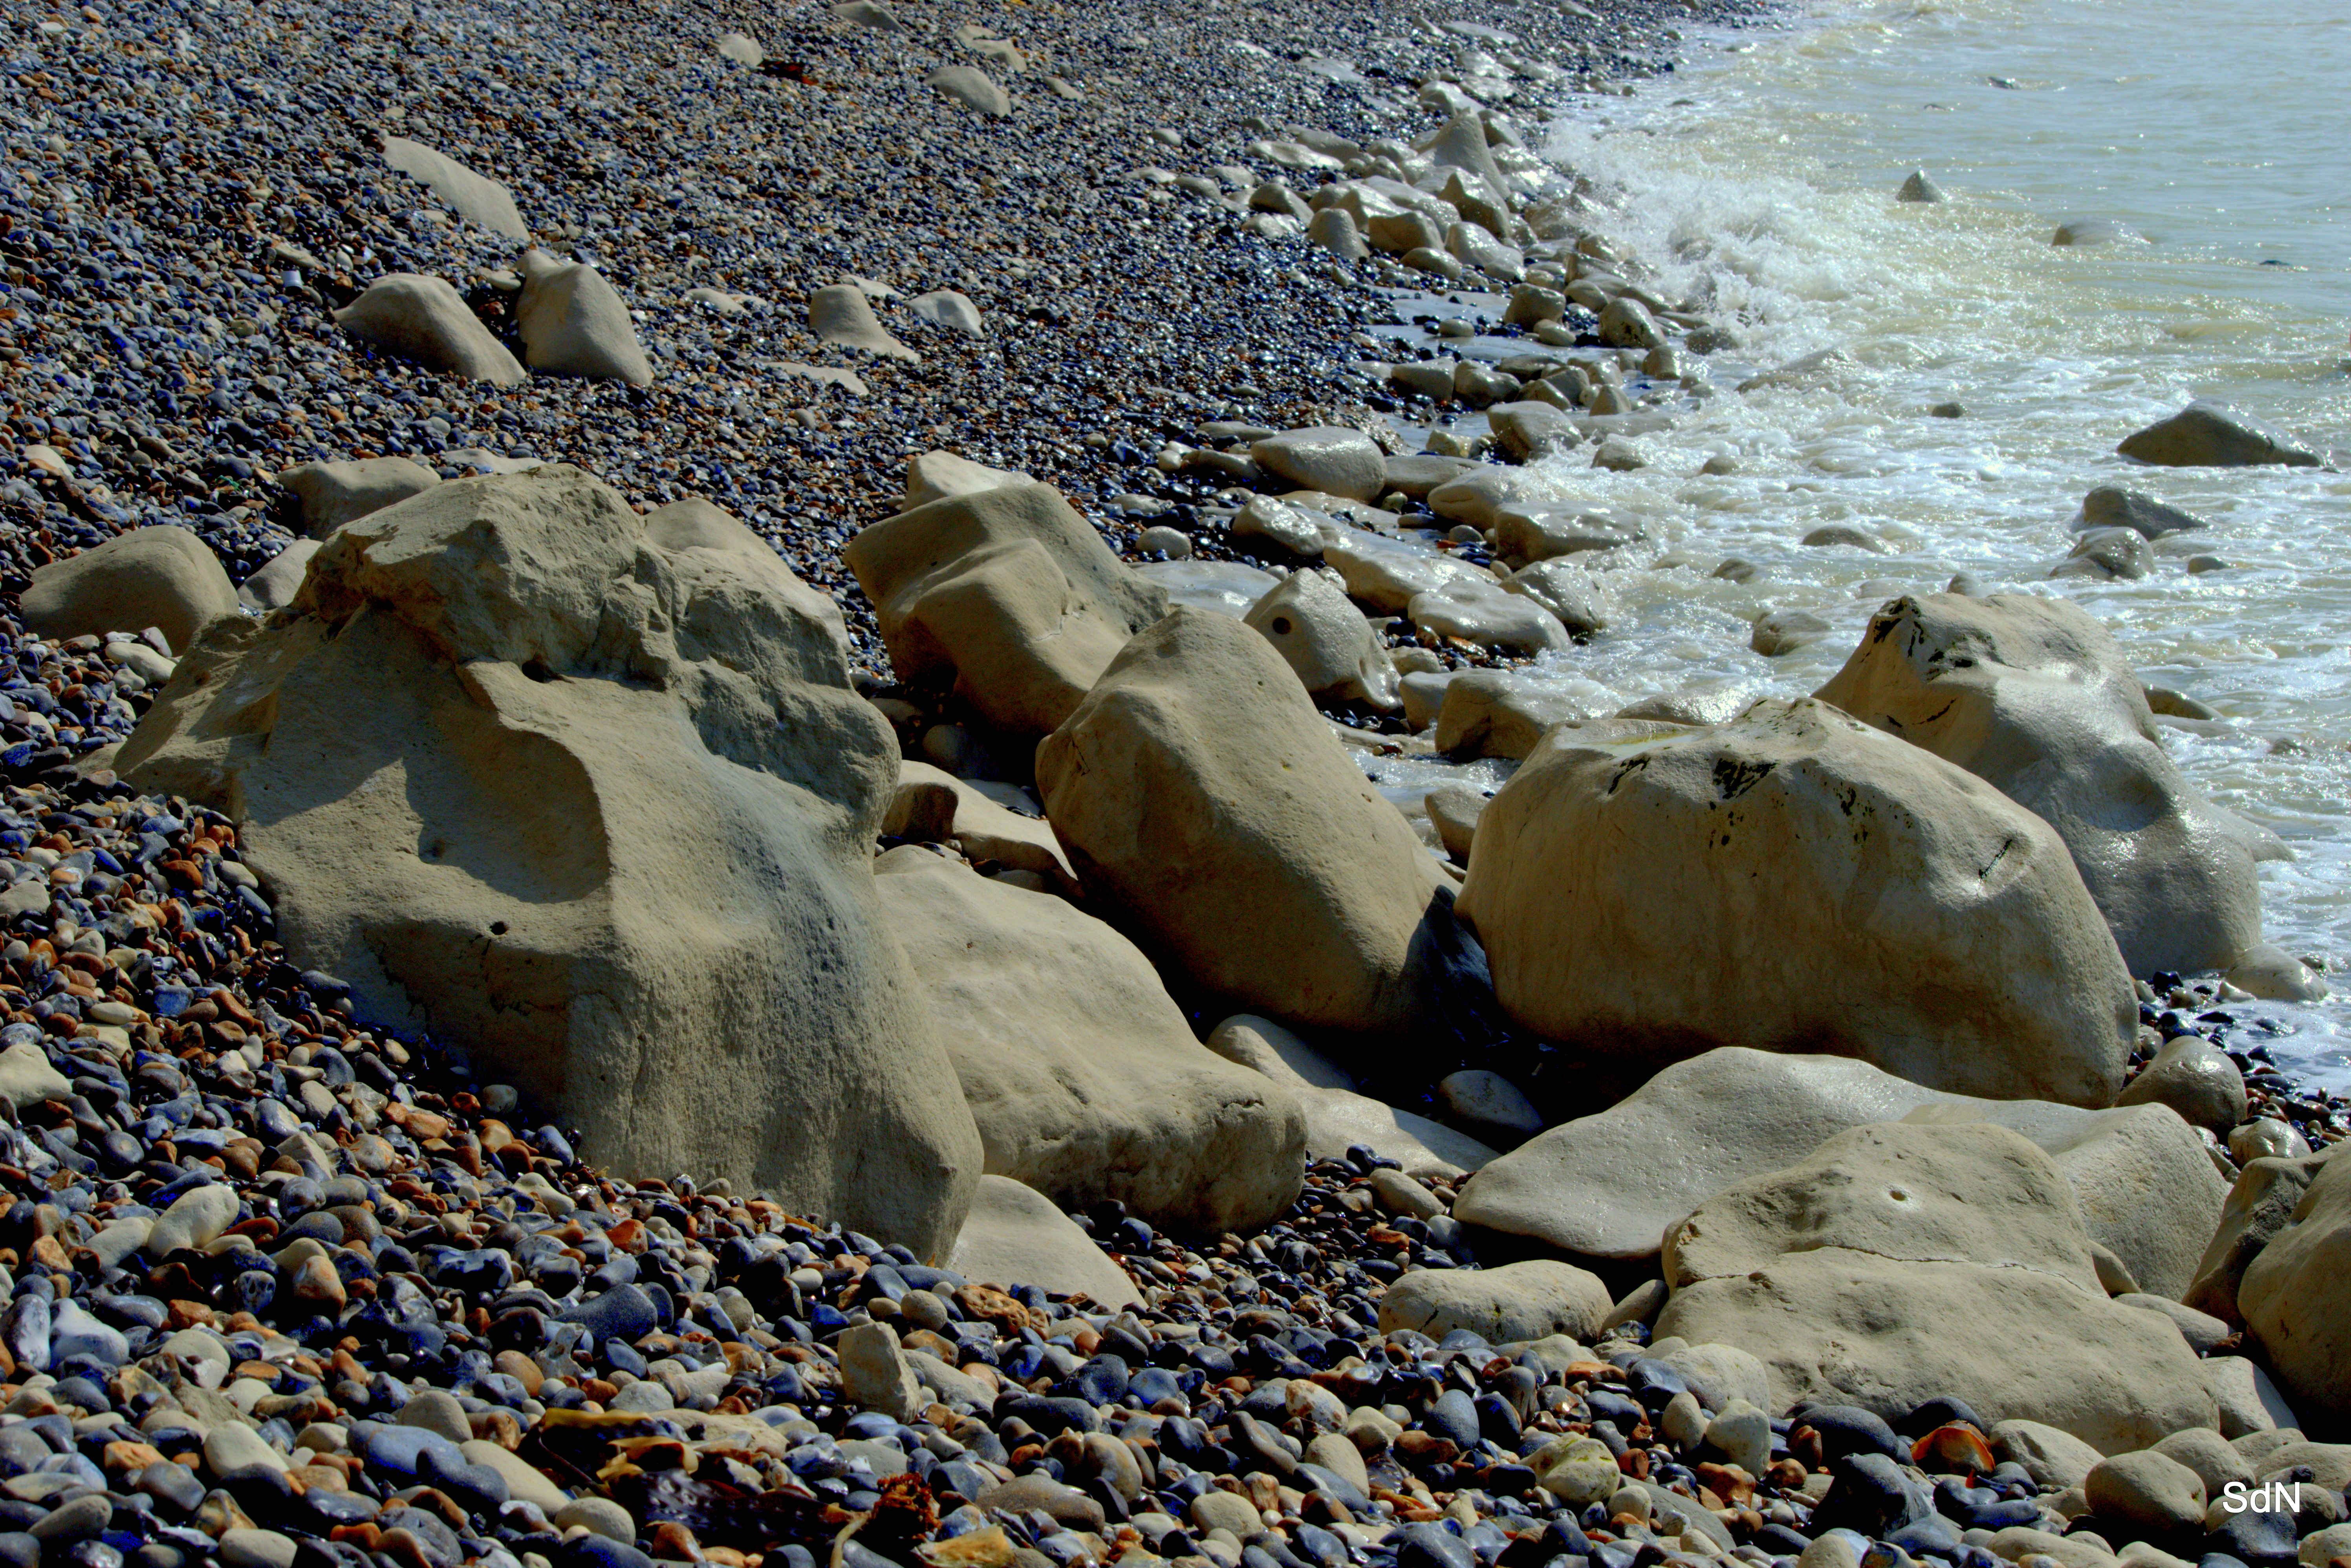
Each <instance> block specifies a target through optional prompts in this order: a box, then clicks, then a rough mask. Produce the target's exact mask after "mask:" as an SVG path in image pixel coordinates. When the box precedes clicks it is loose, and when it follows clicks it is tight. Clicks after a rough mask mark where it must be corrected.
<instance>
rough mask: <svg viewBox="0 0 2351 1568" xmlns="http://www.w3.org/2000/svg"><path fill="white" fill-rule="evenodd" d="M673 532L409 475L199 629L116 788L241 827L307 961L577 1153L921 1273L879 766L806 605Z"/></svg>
mask: <svg viewBox="0 0 2351 1568" xmlns="http://www.w3.org/2000/svg"><path fill="white" fill-rule="evenodd" d="M688 531H690V532H694V533H695V537H694V538H678V537H676V536H675V535H674V534H673V533H672V532H671V527H670V525H668V524H664V525H662V526H661V527H660V528H656V527H655V525H654V524H653V519H649V518H642V517H638V516H637V515H636V514H635V513H634V512H632V511H631V510H630V508H629V507H628V506H627V505H626V504H625V503H624V502H623V501H622V499H621V498H620V497H619V496H617V495H616V494H614V493H613V492H612V491H611V490H609V489H607V488H606V487H605V486H602V485H600V484H598V483H597V482H596V481H594V480H593V479H591V478H590V477H589V476H586V475H584V474H581V473H580V472H579V471H578V470H576V469H572V468H568V467H545V468H538V469H535V470H533V471H531V472H529V473H527V474H518V475H513V476H494V477H485V478H477V479H463V480H456V481H453V482H451V483H448V484H444V485H441V486H435V487H434V489H432V490H429V491H426V492H425V493H424V494H423V495H421V496H418V497H414V498H413V499H412V500H409V501H406V502H403V503H402V504H401V505H399V506H397V507H388V508H386V509H384V510H382V511H380V512H376V513H372V514H371V515H370V516H367V517H360V518H359V519H357V520H356V521H353V522H351V523H349V524H346V525H345V526H344V527H343V528H342V529H341V530H340V532H338V533H336V534H335V535H334V536H333V537H332V538H329V540H327V541H326V542H325V543H324V544H323V545H322V546H321V548H320V549H319V554H318V555H317V556H316V557H314V558H313V559H312V562H311V567H310V571H309V575H308V579H307V580H306V581H305V583H304V585H303V588H302V591H301V592H300V594H299V595H298V598H297V599H296V601H295V602H294V604H293V606H292V607H290V608H289V609H288V610H287V611H285V612H280V613H279V614H278V615H277V617H276V618H274V619H273V620H272V621H271V622H269V623H268V624H266V626H265V625H262V624H258V623H256V622H249V621H232V620H226V619H224V620H221V621H218V622H214V623H213V626H212V628H211V629H210V630H209V631H208V632H207V633H206V634H204V636H202V637H200V638H199V639H198V640H197V643H196V644H195V646H194V647H193V648H192V649H191V650H189V652H188V653H187V655H186V656H185V657H184V658H183V660H182V661H181V664H180V673H179V674H178V676H177V677H175V679H174V680H173V682H172V685H170V686H169V687H168V688H166V690H165V691H164V693H163V695H162V696H161V697H160V698H159V699H158V701H157V703H156V705H155V706H154V708H153V709H152V711H151V712H150V713H149V715H148V716H147V717H146V719H145V720H144V721H143V722H142V723H141V726H140V727H139V728H138V729H137V730H136V731H135V732H133V734H132V735H131V737H130V739H129V740H127V741H126V742H125V743H124V745H123V747H122V751H121V754H120V759H119V761H118V763H117V766H118V768H120V769H121V771H122V772H123V774H124V776H125V777H126V778H133V779H137V780H139V781H140V787H141V788H142V789H159V790H169V791H172V792H174V793H178V794H182V795H185V796H188V797H190V798H191V799H194V800H203V801H205V802H208V803H210V804H212V805H214V807H216V808H218V809H221V810H225V811H227V812H229V813H230V814H231V815H233V816H234V817H235V818H236V819H237V820H238V821H239V824H240V832H241V839H240V844H239V847H240V849H241V850H242V851H243V852H244V853H245V855H246V860H247V862H249V863H250V864H251V865H252V866H253V867H254V869H255V870H256V872H258V873H260V875H261V877H262V880H263V883H264V884H265V886H266V890H267V894H268V897H269V899H270V901H271V903H272V904H273V905H274V907H275V908H276V910H277V920H278V927H279V930H280V932H281V934H282V936H283V939H284V941H285V943H286V946H287V950H288V952H289V953H290V954H291V955H293V956H294V957H295V958H296V959H297V960H298V962H299V963H301V964H302V965H304V966H305V967H316V968H319V969H323V970H326V971H329V972H330V973H333V974H336V975H339V976H340V977H343V978H344V979H345V980H347V981H348V982H350V985H351V988H352V990H353V994H354V995H355V997H356V998H358V1000H359V1002H360V1010H361V1013H362V1015H363V1016H365V1017H367V1018H370V1019H375V1020H378V1021H380V1022H381V1023H384V1024H387V1025H391V1026H395V1027H400V1028H408V1029H416V1030H431V1031H432V1032H433V1033H434V1034H435V1035H438V1036H440V1037H442V1038H444V1039H447V1040H452V1041H455V1042H456V1043H458V1044H461V1045H463V1046H464V1047H465V1049H466V1050H468V1051H471V1052H473V1053H474V1054H475V1057H476V1059H477V1060H479V1061H482V1062H484V1063H485V1064H486V1066H487V1067H489V1068H490V1069H492V1070H493V1071H495V1073H496V1076H498V1077H500V1078H503V1079H504V1080H506V1081H507V1082H511V1083H514V1084H516V1085H517V1087H519V1088H521V1089H522V1090H523V1091H524V1092H526V1093H527V1094H528V1095H529V1096H531V1097H532V1098H533V1099H534V1100H535V1101H537V1102H538V1103H541V1104H543V1105H545V1106H547V1107H548V1109H549V1113H551V1114H554V1115H559V1116H560V1117H561V1118H562V1119H563V1120H564V1121H565V1122H566V1123H568V1124H573V1125H577V1126H578V1127H580V1129H581V1131H582V1134H584V1144H583V1149H582V1152H583V1153H584V1154H585V1155H587V1156H588V1157H589V1158H590V1159H593V1160H595V1161H597V1162H598V1163H599V1164H600V1165H601V1166H605V1167H607V1168H609V1169H611V1170H612V1171H614V1172H615V1174H617V1175H621V1176H632V1175H650V1174H661V1173H671V1172H675V1171H680V1170H691V1171H696V1172H706V1173H708V1174H710V1175H712V1176H727V1177H728V1178H730V1179H732V1180H734V1181H736V1182H737V1183H738V1184H740V1185H743V1186H751V1187H758V1188H765V1189H768V1190H769V1191H772V1192H773V1193H775V1194H776V1195H777V1197H778V1198H779V1199H780V1200H781V1201H783V1202H784V1203H786V1204H787V1205H789V1206H790V1207H795V1208H798V1209H800V1210H803V1211H806V1212H811V1213H822V1214H827V1215H832V1216H837V1217H839V1218H841V1219H843V1220H846V1221H848V1222H850V1223H852V1224H855V1225H857V1226H859V1227H860V1228H863V1229H866V1230H869V1231H872V1232H873V1233H874V1234H877V1235H880V1236H883V1237H886V1238H890V1239H896V1240H902V1241H904V1243H905V1244H906V1245H908V1246H910V1247H913V1248H914V1249H916V1250H917V1251H919V1252H922V1253H924V1254H925V1255H928V1256H937V1255H940V1254H943V1253H944V1252H945V1250H946V1248H947V1246H948V1245H949V1244H950V1243H951V1242H952V1241H953V1240H954V1239H955V1235H956V1230H957V1229H958V1228H959V1227H960V1225H961V1223H962V1220H963V1216H964V1211H965V1209H966V1208H967V1206H968V1205H969V1203H970V1197H971V1192H972V1188H973V1184H974V1183H975V1182H976V1181H977V1179H978V1176H979V1166H980V1145H979V1135H978V1133H977V1130H976V1129H975V1128H974V1127H973V1125H972V1120H971V1113H970V1112H969V1111H968V1110H967V1109H966V1107H965V1105H964V1102H963V1097H962V1095H961V1094H959V1093H958V1092H956V1081H955V1078H954V1075H953V1073H954V1070H953V1067H952V1065H951V1064H950V1063H949V1061H948V1060H947V1057H946V1052H945V1051H943V1050H942V1049H941V1048H940V1045H939V1043H938V1040H937V1037H936V1035H935V1033H934V1032H933V1030H932V1027H931V1023H930V1018H929V1013H928V1010H927V1009H926V1008H925V1005H924V1000H923V997H922V994H921V992H920V991H919V990H918V989H917V988H916V987H915V985H914V979H913V977H912V976H911V975H910V974H909V972H908V970H907V967H906V964H905V959H904V955H903V954H902V953H901V952H900V951H899V949H898V946H897V944H896V943H895V942H894V941H893V939H892V937H891V936H890V932H889V927H888V925H887V923H886V921H885V920H884V919H883V913H882V908H881V905H880V902H879V900H878V899H877V898H876V896H875V894H874V891H873V880H872V871H871V869H870V868H871V860H870V856H871V853H872V840H873V836H874V833H875V831H876V830H877V829H878V828H879V826H880V824H881V820H882V814H883V810H884V808H885V807H886V806H887V804H888V802H889V800H890V794H891V789H892V786H893V782H894V780H895V779H896V775H897V750H898V748H897V745H896V742H895V740H894V739H893V736H892V734H891V731H890V727H889V726H888V724H887V723H886V722H885V721H884V720H883V718H882V717H881V716H880V715H879V714H878V713H877V712H876V711H875V710H874V709H873V707H872V706H871V705H870V704H868V703H866V702H865V701H864V700H863V699H862V697H860V696H859V695H857V694H856V692H855V691H854V690H853V689H852V687H851V685H850V681H849V661H848V653H847V646H846V642H845V639H844V637H843V635H842V632H841V620H840V612H839V611H838V609H837V608H836V607H834V606H833V605H832V603H831V601H829V600H827V599H826V598H825V597H824V596H823V595H821V594H820V593H817V592H816V591H814V590H812V589H810V588H809V587H808V586H807V585H806V584H804V583H802V582H800V581H799V580H798V579H796V578H794V577H793V576H792V575H791V573H790V572H789V571H788V570H785V568H784V565H783V563H782V562H781V561H780V560H779V559H778V558H777V557H776V555H775V553H774V551H772V550H770V549H768V548H767V547H766V546H764V545H762V544H760V543H759V542H758V540H757V538H754V537H753V536H751V535H750V534H749V532H748V530H743V531H742V532H741V534H740V535H739V536H734V535H727V534H726V533H725V531H724V530H716V531H714V530H707V529H704V530H688ZM664 538H668V539H670V540H671V543H669V544H665V543H664ZM746 541H747V542H746ZM673 544H674V545H676V546H677V547H678V548H672V545H673Z"/></svg>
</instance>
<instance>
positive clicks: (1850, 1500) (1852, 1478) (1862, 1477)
mask: <svg viewBox="0 0 2351 1568" xmlns="http://www.w3.org/2000/svg"><path fill="white" fill-rule="evenodd" d="M1829 1471H1830V1474H1831V1476H1832V1477H1833V1478H1834V1479H1832V1480H1831V1481H1830V1483H1829V1490H1828V1491H1827V1493H1826V1494H1825V1495H1824V1496H1823V1497H1822V1499H1821V1502H1820V1506H1819V1507H1818V1508H1816V1509H1814V1510H1813V1518H1812V1529H1813V1534H1815V1535H1818V1534H1820V1533H1821V1532H1822V1531H1828V1530H1835V1529H1840V1528H1842V1529H1845V1530H1854V1531H1860V1532H1861V1533H1862V1534H1864V1535H1866V1536H1868V1537H1869V1538H1870V1539H1872V1540H1877V1539H1880V1538H1882V1537H1884V1536H1885V1535H1886V1534H1887V1533H1888V1532H1890V1531H1896V1530H1900V1529H1901V1528H1903V1527H1904V1526H1905V1525H1909V1524H1916V1523H1917V1522H1918V1521H1921V1520H1925V1519H1931V1518H1933V1517H1934V1513H1935V1505H1934V1500H1933V1497H1932V1495H1931V1494H1930V1493H1929V1492H1928V1490H1927V1488H1926V1487H1925V1486H1924V1485H1922V1484H1920V1483H1919V1482H1918V1481H1917V1479H1914V1478H1913V1477H1912V1476H1910V1475H1909V1473H1908V1472H1907V1471H1906V1470H1904V1469H1903V1468H1902V1467H1901V1466H1900V1465H1897V1464H1896V1463H1895V1462H1894V1461H1893V1460H1892V1459H1889V1458H1886V1456H1885V1455H1883V1454H1847V1455H1845V1456H1844V1458H1837V1459H1833V1460H1831V1461H1830V1462H1829Z"/></svg>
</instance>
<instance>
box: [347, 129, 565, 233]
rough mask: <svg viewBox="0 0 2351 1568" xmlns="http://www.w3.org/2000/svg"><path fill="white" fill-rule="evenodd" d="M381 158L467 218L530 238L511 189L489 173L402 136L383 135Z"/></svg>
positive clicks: (492, 228) (493, 228) (466, 219)
mask: <svg viewBox="0 0 2351 1568" xmlns="http://www.w3.org/2000/svg"><path fill="white" fill-rule="evenodd" d="M383 161H384V163H385V165H386V166H387V167H390V168H393V169H397V170H399V171H400V172H402V173H403V174H405V175H407V176H408V177H409V178H410V179H412V180H414V181H417V182H418V183H421V184H423V185H424V186H425V187H426V188H427V189H429V190H430V191H431V192H432V193H434V195H435V196H437V197H439V198H440V199H441V203H442V204H443V205H444V206H446V207H447V208H448V209H449V210H450V211H451V212H453V213H455V214H457V215H458V216H459V217H461V218H464V219H465V221H466V222H468V223H471V224H475V225H479V226H481V227H483V228H486V229H487V230H489V231H490V232H491V233H492V234H497V235H506V236H507V238H508V239H520V240H527V239H528V238H530V229H529V227H528V225H525V224H524V223H523V221H522V214H521V213H519V212H517V211H516V210H515V200H514V193H513V192H512V191H509V190H507V188H506V187H505V186H504V185H502V184H500V183H498V182H497V181H496V180H493V179H491V178H490V177H489V176H488V175H486V174H481V173H476V172H475V171H473V170H471V169H468V168H467V167H465V165H464V164H463V163H460V162H457V161H456V160H455V158H452V157H449V156H448V155H447V154H445V153H442V152H434V150H433V149H432V148H430V147H427V146H425V145H424V144H423V143H422V142H419V141H410V140H409V139H408V138H407V137H405V136H387V137H385V138H384V139H383Z"/></svg>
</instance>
